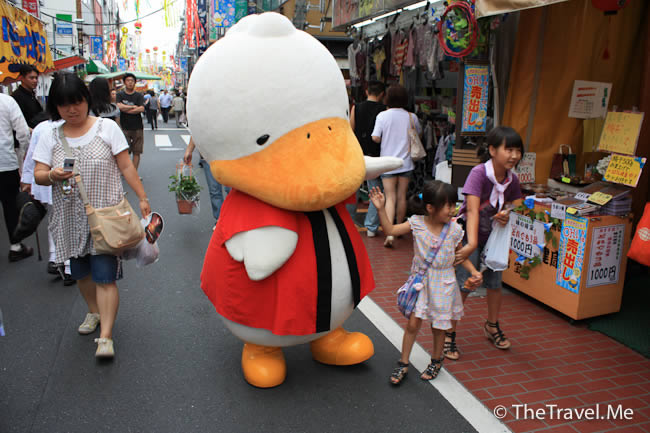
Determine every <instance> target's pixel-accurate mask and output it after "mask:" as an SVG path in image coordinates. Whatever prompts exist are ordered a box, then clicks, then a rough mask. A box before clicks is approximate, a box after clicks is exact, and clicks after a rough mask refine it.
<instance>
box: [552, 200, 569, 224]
mask: <svg viewBox="0 0 650 433" xmlns="http://www.w3.org/2000/svg"><path fill="white" fill-rule="evenodd" d="M565 212H566V206H565V205H563V204H560V203H552V204H551V218H557V219H561V220H563V219H564V214H565Z"/></svg>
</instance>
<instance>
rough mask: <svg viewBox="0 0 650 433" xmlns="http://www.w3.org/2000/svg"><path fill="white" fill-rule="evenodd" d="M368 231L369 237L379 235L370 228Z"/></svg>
mask: <svg viewBox="0 0 650 433" xmlns="http://www.w3.org/2000/svg"><path fill="white" fill-rule="evenodd" d="M366 233H367V234H368V237H369V238H374V237H375V236H377V232H371V231H370V230H368V231H367V232H366Z"/></svg>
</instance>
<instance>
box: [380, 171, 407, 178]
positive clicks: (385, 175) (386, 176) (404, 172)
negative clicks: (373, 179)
mask: <svg viewBox="0 0 650 433" xmlns="http://www.w3.org/2000/svg"><path fill="white" fill-rule="evenodd" d="M411 173H413V170H409V171H403V172H401V173H391V174H382V175H381V178H382V179H386V178H389V177H411Z"/></svg>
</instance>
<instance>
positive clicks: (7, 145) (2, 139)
mask: <svg viewBox="0 0 650 433" xmlns="http://www.w3.org/2000/svg"><path fill="white" fill-rule="evenodd" d="M13 131H16V140H18V145H19V147H18V149H16V147H15V146H14V135H13ZM28 146H29V127H28V126H27V122H25V117H24V116H23V113H22V111H21V110H20V106H19V105H18V103H17V102H16V100H15V99H14V98H12V97H11V96H9V95H5V94H4V93H0V203H2V212H3V214H4V218H5V224H6V227H7V232H8V234H9V242H10V246H9V261H10V262H15V261H18V260H22V259H24V258H27V257H29V256H31V255H32V254H34V250H33V249H32V248H29V247H26V246H25V245H23V244H21V243H19V242H15V241H14V230H15V229H16V225H17V224H18V208H17V207H16V196H17V195H18V192H19V191H20V175H19V174H18V169H19V168H20V163H19V158H18V154H17V153H16V152H17V151H18V153H20V154H23V155H24V152H26V151H27V147H28Z"/></svg>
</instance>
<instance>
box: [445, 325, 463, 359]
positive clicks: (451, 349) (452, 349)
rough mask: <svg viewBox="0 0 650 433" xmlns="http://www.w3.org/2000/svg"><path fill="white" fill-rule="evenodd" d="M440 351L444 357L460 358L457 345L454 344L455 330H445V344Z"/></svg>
mask: <svg viewBox="0 0 650 433" xmlns="http://www.w3.org/2000/svg"><path fill="white" fill-rule="evenodd" d="M447 338H449V341H447ZM442 353H443V354H444V355H445V357H446V358H449V359H451V360H452V361H456V360H457V359H458V358H460V350H458V346H456V331H454V332H445V346H444V348H443V349H442Z"/></svg>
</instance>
